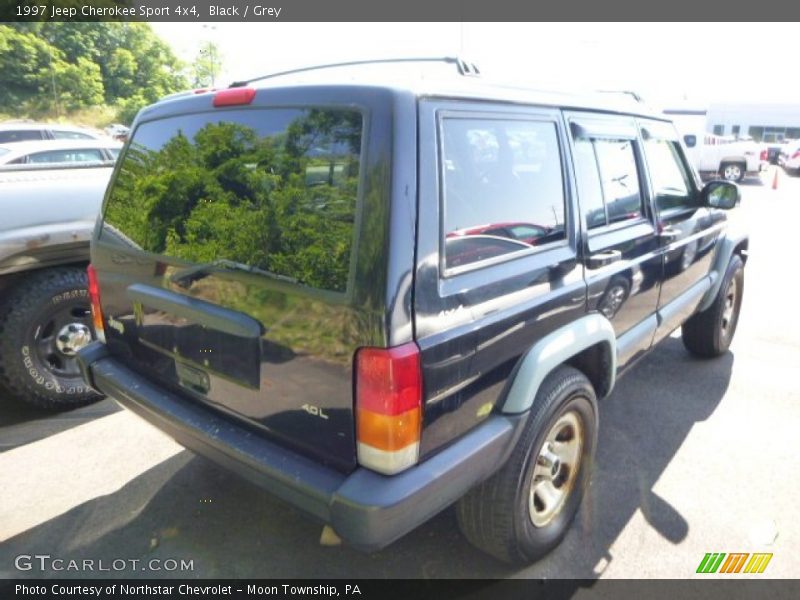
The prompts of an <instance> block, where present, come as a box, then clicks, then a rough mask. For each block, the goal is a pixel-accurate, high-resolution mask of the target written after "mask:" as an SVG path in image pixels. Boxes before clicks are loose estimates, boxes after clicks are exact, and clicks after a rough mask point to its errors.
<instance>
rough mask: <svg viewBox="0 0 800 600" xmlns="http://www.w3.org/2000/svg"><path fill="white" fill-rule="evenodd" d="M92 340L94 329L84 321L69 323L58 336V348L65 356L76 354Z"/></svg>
mask: <svg viewBox="0 0 800 600" xmlns="http://www.w3.org/2000/svg"><path fill="white" fill-rule="evenodd" d="M91 341H92V331H91V330H90V329H89V328H88V327H87V326H86V325H84V324H83V323H69V324H67V325H64V327H62V328H61V331H59V332H58V335H57V336H56V348H58V351H59V352H61V354H63V355H64V356H70V357H71V356H75V355H76V354H77V353H78V350H80V349H81V348H83V347H84V346H86V345H87V344H89V342H91Z"/></svg>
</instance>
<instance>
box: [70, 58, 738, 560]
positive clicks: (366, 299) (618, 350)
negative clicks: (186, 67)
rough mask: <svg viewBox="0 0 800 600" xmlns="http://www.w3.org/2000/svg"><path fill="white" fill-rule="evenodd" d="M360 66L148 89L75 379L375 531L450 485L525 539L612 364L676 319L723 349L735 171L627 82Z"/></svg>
mask: <svg viewBox="0 0 800 600" xmlns="http://www.w3.org/2000/svg"><path fill="white" fill-rule="evenodd" d="M457 64H458V65H459V66H460V67H462V70H464V69H463V66H464V65H463V63H460V62H458V63H457ZM360 68H361V67H358V66H356V67H353V66H350V67H339V68H319V69H318V71H317V72H318V73H319V77H318V78H315V77H314V76H313V75H314V72H311V74H312V77H310V78H309V77H306V79H302V77H300V76H297V75H294V76H293V75H291V74H290V75H286V74H281V75H278V76H274V77H271V78H270V77H267V78H262V79H263V80H264V81H265V83H262V84H255V80H254V81H251V82H246V83H241V84H236V85H235V86H234V87H231V88H229V89H224V90H221V91H216V92H208V93H199V94H187V95H185V96H183V97H176V98H171V99H168V100H165V101H162V102H160V103H158V104H155V105H153V106H151V107H149V108H147V109H145V110H143V111H142V112H141V113H140V114H139V116H138V117H137V120H136V123H135V126H134V128H133V134H132V137H131V141H130V142H129V144H128V146H127V147H126V149H125V150H124V152H123V156H122V157H121V159H120V161H119V163H118V165H117V168H116V171H115V174H114V177H113V179H112V183H111V185H110V188H109V191H108V193H107V196H106V200H105V204H104V211H103V214H102V216H101V218H100V219H99V221H98V226H97V228H96V231H95V234H94V238H93V241H92V251H91V253H92V256H91V259H92V266H91V267H90V269H89V272H90V296H91V298H92V303H93V310H94V315H95V323H96V326H97V328H98V329H99V330H100V332H101V333H102V332H104V337H105V343H101V342H95V343H93V344H90V345H89V346H87V347H86V348H84V349H83V350H82V351H81V352H80V353H79V360H80V362H81V365H82V369H83V372H84V375H85V377H86V379H87V381H89V382H90V383H91V384H92V385H93V386H94V387H95V388H96V389H98V390H100V391H102V392H103V393H105V394H108V395H110V396H112V397H114V398H116V399H117V400H118V401H119V402H121V403H122V404H123V405H125V406H127V407H128V408H129V409H131V410H132V411H134V412H135V413H137V414H139V415H141V416H142V417H144V418H145V419H146V420H148V421H150V422H151V423H153V424H155V425H156V426H157V427H159V428H161V429H162V430H164V431H165V432H167V433H168V434H169V435H171V436H173V437H174V438H175V439H176V440H178V441H179V442H180V443H182V444H183V445H185V446H186V447H188V448H190V449H192V450H194V451H196V452H198V453H199V454H202V455H205V456H208V457H210V458H211V459H213V460H215V461H217V462H219V463H221V464H223V465H225V466H227V467H228V468H230V469H232V470H234V471H236V472H238V473H240V474H241V475H243V476H245V477H248V478H249V479H251V480H254V481H255V482H257V483H259V484H260V485H262V486H263V487H264V488H266V489H267V490H269V491H270V492H271V493H272V494H274V495H275V496H278V497H280V498H282V499H284V500H286V501H288V502H289V503H291V504H293V505H294V506H296V507H299V508H300V509H302V510H304V511H305V512H306V513H308V514H309V515H311V516H313V517H316V518H317V519H319V520H320V521H321V522H323V523H325V524H328V525H329V526H331V527H332V528H333V529H334V530H335V532H336V533H337V534H338V535H339V536H340V537H341V538H343V539H344V540H345V541H346V542H348V543H350V544H352V545H354V546H356V547H359V548H362V549H367V550H370V549H377V548H381V547H383V546H386V545H387V544H389V543H391V542H392V541H394V540H396V539H397V538H398V537H400V536H402V535H403V534H405V533H407V532H408V531H410V530H411V529H413V528H415V527H416V526H418V525H419V524H421V523H423V522H424V521H426V520H427V519H429V518H430V517H432V516H433V515H435V514H436V513H438V512H439V511H441V510H443V509H444V508H446V507H448V506H449V505H451V504H452V503H454V502H458V506H457V513H458V520H459V523H460V526H461V529H462V530H463V532H464V534H465V536H466V537H467V539H468V540H469V541H471V542H472V543H474V544H475V545H477V546H478V547H480V548H482V549H483V550H485V551H487V552H489V553H491V554H493V555H494V556H496V557H499V558H501V559H504V560H508V561H515V562H528V561H532V560H535V559H537V558H539V557H541V556H542V555H543V554H544V553H546V552H547V551H549V550H550V549H552V548H554V547H555V546H556V545H557V544H558V543H559V541H560V540H561V539H562V537H563V536H564V534H565V532H566V530H567V528H568V526H569V523H570V521H571V520H572V518H573V517H574V515H575V513H576V511H577V508H578V505H579V503H580V500H581V497H582V495H583V493H584V491H585V489H586V487H587V485H588V482H589V479H590V476H591V473H592V467H591V465H592V459H593V456H594V454H595V445H596V440H597V427H598V410H597V401H598V398H601V397H603V396H606V395H608V394H609V393H610V391H611V390H612V388H613V386H614V381H615V379H616V378H617V377H618V376H619V374H620V373H623V372H624V371H625V370H626V369H628V368H629V367H631V365H633V363H635V362H636V360H637V359H638V358H640V357H641V356H642V355H644V354H645V353H646V352H647V351H648V350H650V349H651V348H652V347H653V346H654V344H656V343H657V342H659V341H660V340H661V339H662V338H664V337H665V336H667V335H668V334H669V333H670V332H672V331H673V330H675V329H676V328H678V327H681V326H682V327H683V340H684V343H685V345H686V347H687V348H688V350H689V351H690V352H692V353H693V354H696V355H699V356H704V357H712V356H716V355H719V354H721V353H723V352H725V351H726V350H727V348H728V346H729V344H730V342H731V338H732V336H733V333H734V331H735V329H736V323H737V316H738V313H739V308H740V305H741V301H742V292H743V265H744V261H745V257H746V252H747V244H748V241H747V238H746V237H732V236H731V234H730V233H729V229H728V227H727V223H726V215H725V211H724V210H720V209H727V208H732V207H733V206H735V205H736V204H737V202H738V201H739V191H738V188H737V187H736V185H735V184H733V183H729V182H723V181H715V182H711V183H709V184H707V185H706V186H705V187H703V188H702V189H701V188H700V187H699V183H698V179H697V178H696V176H695V175H694V173H693V171H692V170H691V168H690V167H689V166H688V164H687V161H686V158H685V154H684V151H683V149H682V147H681V145H680V143H679V141H678V136H677V133H676V131H675V129H674V128H673V126H672V125H671V123H669V122H668V121H664V120H663V119H659V118H657V117H655V116H653V115H650V114H648V113H647V112H646V110H645V108H644V107H643V106H642V105H641V104H638V103H636V102H634V101H628V102H625V101H624V100H623V99H615V98H613V97H609V95H608V94H598V97H588V98H584V97H573V96H568V95H557V94H547V93H542V92H535V91H526V90H521V89H515V88H509V87H500V86H492V85H487V84H484V83H481V81H480V80H477V79H475V78H469V77H464V76H456V75H453V76H451V77H449V78H441V79H436V80H431V79H420V80H419V81H416V80H415V81H412V82H409V80H408V79H403V78H401V77H399V76H397V75H392V76H391V80H392V81H393V82H387V81H386V77H384V78H383V81H382V82H381V80H380V79H377V78H375V79H370V80H369V81H368V82H365V79H366V78H365V77H362V76H360V74H359V69H360ZM342 71H344V73H342ZM390 71H391V69H389V68H387V69H385V73H384V75H386V76H387V77H388V76H389V75H388V73H389V72H390ZM323 76H327V77H323ZM401 82H402V83H401Z"/></svg>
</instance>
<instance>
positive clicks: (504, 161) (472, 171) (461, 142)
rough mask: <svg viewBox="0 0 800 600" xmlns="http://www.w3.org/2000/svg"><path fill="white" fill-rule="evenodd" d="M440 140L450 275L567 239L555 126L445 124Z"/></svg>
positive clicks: (466, 121) (518, 122) (478, 121)
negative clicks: (457, 270)
mask: <svg viewBox="0 0 800 600" xmlns="http://www.w3.org/2000/svg"><path fill="white" fill-rule="evenodd" d="M441 137H442V139H441V152H442V155H441V165H440V168H441V171H442V184H443V185H442V187H443V190H442V191H443V193H442V203H443V233H444V255H445V266H446V268H458V267H463V266H466V265H470V264H474V263H479V262H482V261H484V260H489V259H494V258H497V257H501V256H504V255H511V254H515V253H518V252H522V251H526V250H527V251H529V250H530V249H531V248H534V247H538V246H542V245H544V244H547V243H550V242H555V241H559V240H563V239H565V235H566V234H565V224H564V185H563V180H562V169H561V153H560V149H559V143H558V133H557V130H556V125H555V123H552V122H546V121H524V120H511V119H509V120H504V119H470V118H445V119H443V121H442V124H441Z"/></svg>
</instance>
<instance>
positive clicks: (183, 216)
mask: <svg viewBox="0 0 800 600" xmlns="http://www.w3.org/2000/svg"><path fill="white" fill-rule="evenodd" d="M361 136H362V116H361V113H359V112H356V111H352V110H324V109H242V110H230V111H224V112H222V111H220V112H216V113H203V114H192V115H183V116H179V117H172V118H168V119H163V120H159V121H154V122H150V123H144V124H142V125H140V126H139V127H138V128H137V129H136V131H135V133H134V136H133V138H132V140H131V142H130V145H129V147H128V149H127V151H126V152H125V154H124V156H123V158H122V163H121V166H120V170H119V173H118V175H117V179H116V181H115V184H114V186H113V188H112V190H111V193H110V195H109V198H108V202H107V204H106V209H105V215H104V218H105V226H106V229H109V228H110V229H111V230H115V231H116V232H118V233H121V234H122V237H121V239H127V240H129V241H130V242H131V243H133V244H135V245H136V246H137V247H138V248H139V249H141V250H144V251H146V252H152V253H157V254H166V255H167V256H171V257H174V258H179V259H183V260H186V261H189V262H193V263H201V264H204V263H211V262H215V261H234V262H236V263H240V264H244V265H247V266H249V267H252V268H253V270H254V271H255V272H261V273H262V274H264V275H266V276H279V277H280V278H281V279H283V280H290V281H293V282H296V283H299V284H302V285H305V286H310V287H314V288H318V289H323V290H329V291H335V292H343V291H345V290H346V287H347V280H348V277H349V264H350V255H351V251H352V247H353V237H354V229H355V227H354V224H355V216H356V199H357V196H358V180H359V167H360V156H361Z"/></svg>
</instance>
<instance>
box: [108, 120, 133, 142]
mask: <svg viewBox="0 0 800 600" xmlns="http://www.w3.org/2000/svg"><path fill="white" fill-rule="evenodd" d="M130 131H131V129H130V127H126V126H125V125H120V124H119V123H114V124H113V125H109V126H108V127H106V128H105V132H106V133H107V134H108V135H109V136H110V137H112V138H114V139H115V140H119V141H121V142H124V141H126V140H127V139H128V134H129V133H130Z"/></svg>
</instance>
